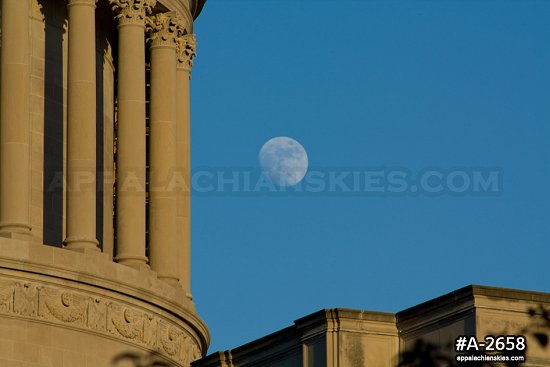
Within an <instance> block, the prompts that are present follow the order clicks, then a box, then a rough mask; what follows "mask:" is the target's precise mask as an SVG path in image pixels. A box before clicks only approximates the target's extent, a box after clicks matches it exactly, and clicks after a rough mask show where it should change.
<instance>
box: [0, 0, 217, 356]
mask: <svg viewBox="0 0 550 367" xmlns="http://www.w3.org/2000/svg"><path fill="white" fill-rule="evenodd" d="M203 5H204V0H2V1H1V24H0V28H1V48H0V50H1V70H0V73H1V77H0V89H1V93H0V97H1V98H0V110H1V111H0V366H7V367H11V366H35V367H38V366H52V367H58V366H61V367H63V366H83V365H89V366H92V365H93V366H99V367H101V366H109V365H110V363H111V361H112V359H113V357H115V356H116V355H117V354H120V353H125V352H139V353H152V354H155V355H157V356H158V358H160V359H162V360H164V361H166V362H168V363H170V365H173V366H182V367H184V366H189V365H190V363H191V362H192V361H193V360H196V359H198V358H200V357H201V356H202V355H203V354H204V353H206V350H207V347H208V343H209V334H208V329H207V328H206V325H205V324H204V323H203V322H202V320H201V319H200V318H199V317H198V316H197V313H196V310H195V306H194V304H193V302H192V296H191V289H190V287H191V284H190V275H189V274H190V260H189V258H190V243H189V241H190V236H189V230H190V225H189V221H190V215H189V214H190V201H189V191H188V189H187V190H185V187H180V186H177V185H176V186H175V187H173V186H166V185H164V186H162V185H157V186H158V187H155V192H154V195H150V191H151V190H150V187H149V185H150V184H151V182H149V180H146V177H147V176H148V175H149V174H151V173H152V175H153V176H152V177H153V180H155V179H156V181H154V182H153V183H158V182H162V183H164V182H166V181H170V180H171V179H173V178H172V177H169V176H168V175H169V174H175V175H176V176H178V177H184V178H188V177H189V172H188V171H189V155H190V136H189V124H190V121H189V118H190V117H189V110H190V107H189V103H190V99H189V80H190V73H191V67H192V62H193V57H194V55H195V42H194V35H193V21H194V19H195V18H196V17H197V16H198V15H199V13H200V11H201V9H202V6H203ZM161 20H163V21H164V23H162V22H160V21H161ZM161 23H162V24H161ZM162 25H166V26H165V27H162ZM147 45H149V46H150V48H149V47H148V46H147ZM157 49H158V50H159V52H157V53H158V55H160V57H158V55H157V56H155V55H154V53H155V52H156V51H155V50H157ZM166 49H169V52H166ZM149 69H150V70H151V71H152V70H155V72H154V73H153V74H154V75H152V76H151V78H152V79H151V78H150V79H148V70H149ZM155 75H161V76H164V75H171V76H172V78H171V79H170V82H171V83H173V85H163V84H164V81H163V80H155ZM157 79H158V78H157ZM148 103H149V104H150V105H151V112H150V111H149V110H148V109H146V105H147V104H148ZM180 106H181V107H180ZM167 123H168V124H167ZM167 127H168V129H167ZM167 136H168V137H169V138H170V139H172V140H173V141H171V143H170V144H159V143H158V142H163V141H165V139H166V137H167ZM155 175H156V176H155ZM134 178H135V180H134ZM136 182H137V184H136ZM167 218H168V220H167ZM147 219H148V222H147Z"/></svg>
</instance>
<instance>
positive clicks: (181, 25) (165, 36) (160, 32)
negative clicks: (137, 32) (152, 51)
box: [147, 11, 189, 48]
mask: <svg viewBox="0 0 550 367" xmlns="http://www.w3.org/2000/svg"><path fill="white" fill-rule="evenodd" d="M188 29H189V26H188V25H187V23H186V22H185V21H184V19H183V18H182V17H181V16H180V15H178V14H177V13H176V12H174V11H171V12H166V13H158V14H155V15H152V16H150V17H147V32H148V33H149V38H148V39H147V41H149V42H151V47H160V46H167V47H174V48H175V47H176V40H177V39H178V38H179V37H181V36H183V35H184V34H185V33H186V32H187V30H188Z"/></svg>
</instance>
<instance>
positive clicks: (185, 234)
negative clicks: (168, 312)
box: [176, 34, 196, 299]
mask: <svg viewBox="0 0 550 367" xmlns="http://www.w3.org/2000/svg"><path fill="white" fill-rule="evenodd" d="M177 44H178V48H177V52H178V67H177V79H176V80H177V88H176V99H177V110H176V151H177V159H176V164H177V167H178V168H177V170H178V174H180V175H181V177H182V178H183V180H182V181H183V187H178V191H177V206H178V216H177V228H178V234H177V236H178V237H177V242H178V274H179V279H180V284H181V285H182V287H183V289H184V291H185V293H186V295H187V297H188V298H189V299H192V296H191V129H190V122H191V113H190V112H191V110H190V102H191V101H190V93H189V80H190V79H191V68H192V66H193V58H194V57H195V53H196V51H195V50H196V41H195V36H194V35H193V34H188V35H185V36H182V37H179V38H178V39H177Z"/></svg>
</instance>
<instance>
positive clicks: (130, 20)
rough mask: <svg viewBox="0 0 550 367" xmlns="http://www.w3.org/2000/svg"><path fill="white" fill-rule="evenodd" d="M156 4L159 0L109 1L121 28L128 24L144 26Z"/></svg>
mask: <svg viewBox="0 0 550 367" xmlns="http://www.w3.org/2000/svg"><path fill="white" fill-rule="evenodd" d="M156 3H157V0H109V4H110V5H112V7H113V11H114V12H115V13H116V16H115V19H117V20H118V24H119V26H120V25H127V24H134V25H141V26H144V25H145V17H146V15H147V14H151V11H152V10H153V7H154V6H155V5H156Z"/></svg>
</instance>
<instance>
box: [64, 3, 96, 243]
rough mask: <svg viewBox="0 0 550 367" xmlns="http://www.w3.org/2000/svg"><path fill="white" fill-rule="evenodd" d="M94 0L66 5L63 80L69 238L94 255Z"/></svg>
mask: <svg viewBox="0 0 550 367" xmlns="http://www.w3.org/2000/svg"><path fill="white" fill-rule="evenodd" d="M96 1H97V0H69V1H68V5H67V9H68V20H69V30H68V32H69V33H68V38H69V50H68V75H67V89H68V90H67V92H68V95H67V238H66V239H65V241H64V244H65V246H66V247H67V248H68V249H71V250H84V249H94V250H97V249H98V247H97V245H98V242H97V239H96V238H95V235H96V126H95V124H96V65H95V62H96V44H95V7H96Z"/></svg>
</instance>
